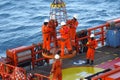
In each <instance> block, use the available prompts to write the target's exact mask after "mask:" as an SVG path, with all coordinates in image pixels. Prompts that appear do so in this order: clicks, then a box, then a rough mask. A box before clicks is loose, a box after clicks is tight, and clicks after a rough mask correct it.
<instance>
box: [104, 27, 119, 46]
mask: <svg viewBox="0 0 120 80" xmlns="http://www.w3.org/2000/svg"><path fill="white" fill-rule="evenodd" d="M106 45H107V46H111V47H118V46H120V31H119V30H116V29H115V30H108V31H107V33H106Z"/></svg>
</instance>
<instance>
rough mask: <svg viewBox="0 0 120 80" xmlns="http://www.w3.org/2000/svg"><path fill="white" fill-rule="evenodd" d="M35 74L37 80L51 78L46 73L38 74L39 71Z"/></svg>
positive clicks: (48, 79)
mask: <svg viewBox="0 0 120 80" xmlns="http://www.w3.org/2000/svg"><path fill="white" fill-rule="evenodd" d="M34 76H35V78H36V79H37V80H50V77H49V76H45V75H41V74H37V73H35V74H34Z"/></svg>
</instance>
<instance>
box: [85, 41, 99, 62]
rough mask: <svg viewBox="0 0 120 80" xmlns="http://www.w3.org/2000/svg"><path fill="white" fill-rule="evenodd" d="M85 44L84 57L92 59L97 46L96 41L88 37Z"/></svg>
mask: <svg viewBox="0 0 120 80" xmlns="http://www.w3.org/2000/svg"><path fill="white" fill-rule="evenodd" d="M86 45H87V47H88V50H87V55H86V58H87V59H89V60H94V53H95V48H96V47H97V41H96V40H95V39H94V40H91V39H89V40H88V42H87V44H86Z"/></svg>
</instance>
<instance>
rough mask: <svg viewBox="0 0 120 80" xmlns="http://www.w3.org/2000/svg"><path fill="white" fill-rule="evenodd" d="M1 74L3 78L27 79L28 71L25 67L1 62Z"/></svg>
mask: <svg viewBox="0 0 120 80" xmlns="http://www.w3.org/2000/svg"><path fill="white" fill-rule="evenodd" d="M0 76H1V77H2V80H16V79H18V80H27V77H26V71H25V70H24V69H22V68H19V67H15V66H12V65H9V64H4V63H1V62H0Z"/></svg>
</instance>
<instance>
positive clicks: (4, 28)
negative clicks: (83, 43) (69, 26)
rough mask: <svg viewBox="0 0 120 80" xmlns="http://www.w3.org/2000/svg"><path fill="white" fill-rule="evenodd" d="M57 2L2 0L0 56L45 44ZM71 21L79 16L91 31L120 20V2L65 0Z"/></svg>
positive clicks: (80, 24) (116, 0)
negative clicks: (45, 30) (52, 6)
mask: <svg viewBox="0 0 120 80" xmlns="http://www.w3.org/2000/svg"><path fill="white" fill-rule="evenodd" d="M52 1H53V0H0V56H5V53H6V50H7V49H11V48H15V47H19V46H23V45H27V46H28V45H31V44H33V43H38V42H41V41H42V38H41V26H42V23H43V21H44V19H46V18H49V12H50V3H51V2H52ZM64 2H65V3H66V9H67V15H68V18H69V19H70V18H72V16H73V14H78V16H79V18H78V21H79V27H78V29H77V30H82V29H87V28H89V27H94V26H97V25H99V24H103V23H105V21H106V20H110V19H114V18H118V17H120V0H64Z"/></svg>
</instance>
